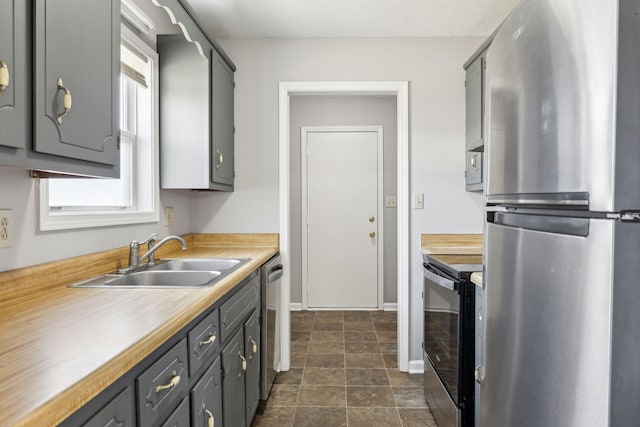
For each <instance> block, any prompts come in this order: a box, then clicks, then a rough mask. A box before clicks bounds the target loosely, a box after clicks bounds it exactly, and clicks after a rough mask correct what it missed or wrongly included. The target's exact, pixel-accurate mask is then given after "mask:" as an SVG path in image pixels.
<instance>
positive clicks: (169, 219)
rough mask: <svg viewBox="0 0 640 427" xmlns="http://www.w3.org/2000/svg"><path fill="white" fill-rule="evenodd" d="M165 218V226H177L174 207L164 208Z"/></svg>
mask: <svg viewBox="0 0 640 427" xmlns="http://www.w3.org/2000/svg"><path fill="white" fill-rule="evenodd" d="M164 218H165V225H173V224H175V222H176V220H175V217H174V216H173V208H172V207H167V208H164Z"/></svg>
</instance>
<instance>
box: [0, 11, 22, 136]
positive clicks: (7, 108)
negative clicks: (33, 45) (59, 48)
mask: <svg viewBox="0 0 640 427" xmlns="http://www.w3.org/2000/svg"><path fill="white" fill-rule="evenodd" d="M0 11H2V12H1V13H0V68H4V69H3V70H0V73H2V74H4V75H5V76H6V78H7V79H8V81H7V82H6V83H7V85H4V84H3V85H2V87H0V135H2V136H1V137H0V146H4V147H11V148H25V147H26V141H27V127H26V119H27V114H28V107H27V84H28V82H27V78H28V76H29V73H28V72H27V29H28V26H27V2H26V1H25V0H0Z"/></svg>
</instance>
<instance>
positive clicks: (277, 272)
mask: <svg viewBox="0 0 640 427" xmlns="http://www.w3.org/2000/svg"><path fill="white" fill-rule="evenodd" d="M283 274H284V267H283V266H282V264H278V265H275V266H273V267H271V268H270V269H269V272H268V273H267V283H271V282H275V281H276V280H278V279H280V278H281V277H282V275H283Z"/></svg>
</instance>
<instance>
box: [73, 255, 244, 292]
mask: <svg viewBox="0 0 640 427" xmlns="http://www.w3.org/2000/svg"><path fill="white" fill-rule="evenodd" d="M248 261H250V258H240V259H222V258H213V259H211V258H173V259H164V260H159V261H158V263H157V264H156V265H154V266H153V267H150V268H149V269H148V270H144V271H138V272H135V273H128V274H103V275H102V276H98V277H94V278H92V279H89V280H85V281H83V282H79V283H74V284H73V285H70V286H69V287H71V288H115V289H126V288H161V289H162V288H204V287H208V286H212V285H213V284H215V282H217V281H219V280H220V279H222V278H223V277H224V276H226V275H228V274H230V273H231V272H233V271H234V270H236V269H237V268H238V267H240V266H241V265H243V264H244V263H246V262H248Z"/></svg>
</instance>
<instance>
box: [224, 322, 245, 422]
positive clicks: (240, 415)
mask: <svg viewBox="0 0 640 427" xmlns="http://www.w3.org/2000/svg"><path fill="white" fill-rule="evenodd" d="M221 356H222V370H223V372H224V379H223V380H222V404H223V411H222V412H223V417H224V425H225V426H230V427H231V426H233V427H246V426H247V423H246V413H245V405H244V403H245V394H246V392H245V390H246V388H245V381H244V371H245V370H246V358H245V352H244V331H243V330H242V329H240V330H239V331H238V332H236V334H235V335H234V336H233V337H232V338H231V340H230V341H229V342H228V343H227V345H226V346H225V347H224V348H223V349H222V355H221ZM243 366H244V369H243Z"/></svg>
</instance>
